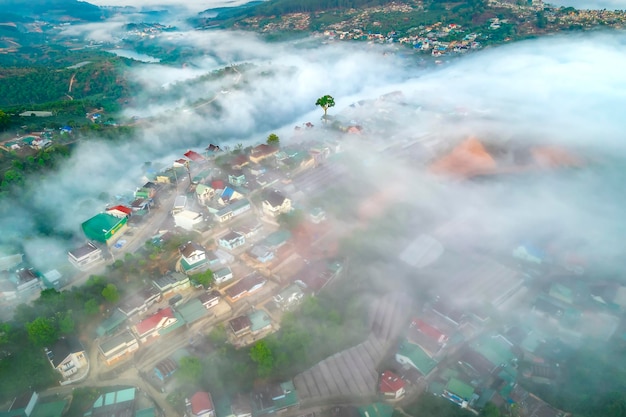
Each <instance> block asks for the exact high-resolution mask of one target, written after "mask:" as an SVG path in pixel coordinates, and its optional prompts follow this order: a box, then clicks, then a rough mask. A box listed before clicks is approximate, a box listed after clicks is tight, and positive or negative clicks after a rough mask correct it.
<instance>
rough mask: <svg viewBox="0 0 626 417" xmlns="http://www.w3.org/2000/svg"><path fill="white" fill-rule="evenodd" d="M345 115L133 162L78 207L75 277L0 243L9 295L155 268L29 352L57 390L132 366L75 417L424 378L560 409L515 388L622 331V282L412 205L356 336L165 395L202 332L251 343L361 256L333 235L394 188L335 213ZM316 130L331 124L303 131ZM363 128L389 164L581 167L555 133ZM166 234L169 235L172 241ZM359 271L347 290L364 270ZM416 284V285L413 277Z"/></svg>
mask: <svg viewBox="0 0 626 417" xmlns="http://www.w3.org/2000/svg"><path fill="white" fill-rule="evenodd" d="M398 101H402V93H401V92H394V93H391V94H389V95H385V96H382V97H380V98H378V99H374V100H369V101H368V102H367V103H359V104H357V105H356V107H358V106H364V105H367V106H371V107H374V108H378V109H385V108H387V107H389V106H391V105H392V103H397V102H398ZM354 107H355V106H352V108H354ZM381 114H382V112H381ZM341 120H342V119H341V118H339V117H337V118H336V119H335V120H334V122H333V123H329V126H321V127H320V126H314V125H313V124H312V123H306V124H304V125H302V126H296V127H295V129H294V136H295V137H296V138H298V137H299V138H305V139H306V140H304V139H303V140H294V141H290V142H289V143H288V144H282V143H280V142H278V141H276V140H274V141H270V140H269V139H268V141H267V143H261V144H257V145H255V146H249V147H245V148H244V147H243V146H237V147H234V148H226V147H223V148H222V147H221V146H220V145H216V144H208V146H206V148H204V149H198V150H195V151H194V150H188V151H187V152H185V153H184V154H182V155H181V157H180V159H177V160H175V161H172V163H171V165H169V166H167V167H156V166H152V165H147V166H146V169H145V172H144V176H143V178H141V180H140V181H139V182H138V186H137V189H136V190H135V192H134V193H132V194H128V195H120V196H115V197H114V198H112V201H111V202H110V203H109V204H107V205H105V206H103V207H102V211H101V212H100V213H96V214H94V216H93V217H91V218H88V219H84V220H82V222H81V225H80V228H81V230H82V232H83V234H84V237H85V240H84V241H83V242H82V243H81V244H80V245H78V246H76V247H75V248H73V249H72V250H70V251H69V252H68V254H67V260H68V262H69V264H70V265H72V266H73V267H74V268H75V270H76V272H75V274H74V276H73V277H66V276H63V274H61V273H60V272H59V271H57V270H52V271H48V272H46V273H43V274H42V273H40V272H39V271H36V270H34V269H33V268H31V267H29V266H28V265H27V264H25V261H27V260H25V259H23V256H22V255H21V254H13V255H10V256H5V257H3V258H1V259H0V265H1V268H0V269H1V270H2V271H4V272H3V274H4V278H3V284H2V285H3V287H6V288H7V289H6V290H3V291H2V292H1V293H0V296H1V297H2V300H3V302H4V303H7V302H16V301H23V300H25V299H26V300H27V299H28V297H32V295H33V291H38V290H40V289H42V288H54V289H59V290H62V289H65V288H67V287H69V286H71V285H74V284H75V283H77V282H80V280H81V279H86V278H87V277H88V276H89V275H91V274H99V273H102V272H103V271H107V270H111V268H114V267H115V266H116V265H119V264H120V262H121V261H120V259H126V257H125V254H126V253H129V252H133V251H139V252H140V251H143V250H150V251H152V252H150V253H151V254H152V255H154V256H152V257H149V258H148V259H150V261H151V262H152V263H153V265H150V266H151V267H152V266H154V268H151V270H152V271H153V272H152V275H151V276H150V278H147V277H146V276H145V275H142V276H143V277H144V278H143V279H142V280H141V281H140V279H136V280H134V281H132V284H128V288H136V290H134V291H132V292H130V291H126V290H125V289H124V288H120V289H121V298H120V300H119V302H117V303H116V306H115V308H112V309H111V311H106V312H104V313H103V317H102V319H101V320H100V321H99V322H98V325H97V327H95V328H94V329H93V334H89V335H83V336H82V337H80V339H81V340H78V339H79V338H76V337H64V338H60V339H59V340H58V341H57V343H55V344H54V346H49V347H47V348H46V349H45V352H42V354H44V353H45V354H46V355H47V357H48V358H49V361H50V364H51V366H52V367H53V368H54V369H56V370H57V371H58V373H59V375H58V376H59V384H60V385H61V386H65V385H70V384H73V383H75V384H80V383H82V382H83V381H93V379H94V378H98V377H102V378H103V379H104V380H105V381H106V378H104V377H105V376H107V375H114V376H117V377H119V376H120V375H124V377H120V378H121V380H124V381H126V380H127V379H125V378H127V377H126V375H128V373H129V372H131V373H132V372H135V373H136V374H138V375H139V376H140V379H138V380H137V383H136V386H135V387H134V388H133V387H131V388H123V389H117V388H116V389H117V390H116V391H112V392H108V393H106V394H103V395H102V396H101V397H98V398H97V399H96V400H95V401H94V402H93V405H92V406H91V408H90V409H89V410H88V411H87V412H86V413H85V414H84V415H85V416H87V415H90V416H104V415H112V414H113V413H115V415H128V416H133V415H134V416H149V415H152V416H153V415H174V414H173V413H175V414H176V415H182V414H185V415H188V416H209V417H215V416H217V417H229V416H236V417H250V416H252V417H259V416H264V415H267V414H273V413H277V414H280V415H283V416H294V417H295V416H305V415H306V416H311V415H313V416H315V415H320V416H325V415H333V416H340V415H341V416H343V415H346V416H348V415H351V416H357V415H358V416H361V417H374V416H377V417H391V415H392V413H393V412H394V407H396V406H400V405H406V404H408V403H410V401H413V400H414V399H415V398H417V397H418V395H419V394H421V393H423V392H427V393H431V394H434V395H435V396H438V397H441V398H444V399H447V400H449V401H450V402H451V403H454V404H456V405H457V406H458V407H460V408H461V409H465V410H468V411H470V412H473V413H478V412H479V411H480V410H482V409H484V408H485V407H487V406H488V404H493V405H495V406H497V407H499V408H502V409H509V410H510V409H512V407H513V406H512V405H513V404H514V405H515V409H516V410H517V411H516V412H517V413H518V414H517V415H519V416H526V417H538V416H541V417H564V416H568V415H570V413H568V412H565V411H562V410H560V409H558V408H556V407H554V406H552V405H550V404H548V403H547V402H545V401H544V400H543V399H541V398H540V396H539V395H536V393H534V392H533V391H532V390H529V389H528V388H527V387H529V386H551V385H554V384H557V383H559V381H561V378H563V377H564V376H565V375H567V372H568V369H567V367H568V366H569V365H568V364H570V365H571V362H569V361H570V359H571V358H573V357H574V355H575V352H576V350H577V349H579V348H580V347H581V345H583V344H584V343H587V342H588V341H589V340H597V341H602V342H604V343H616V344H618V343H621V344H623V343H624V335H625V334H626V333H625V332H624V329H626V327H624V311H625V309H626V286H623V285H621V284H619V283H618V282H610V281H605V282H602V283H598V282H595V281H592V280H590V279H588V271H587V267H588V264H589V263H590V260H589V259H586V255H585V254H584V253H578V252H577V251H576V245H572V246H571V247H568V246H563V245H560V246H559V245H557V244H556V243H553V242H533V241H523V240H521V241H519V242H518V244H516V245H514V246H513V247H511V248H508V249H506V250H503V251H502V253H498V254H485V253H483V252H482V251H480V250H477V249H473V248H467V247H461V246H459V244H458V242H459V236H461V235H463V237H465V235H471V233H472V230H471V227H469V226H468V220H467V219H466V218H463V217H459V218H453V219H448V221H446V222H444V223H440V224H430V225H427V226H421V227H419V228H418V227H414V225H412V224H411V223H410V221H409V223H407V224H400V225H397V224H396V225H395V226H391V229H393V228H394V227H395V228H396V229H393V230H397V231H398V234H397V236H395V237H394V239H393V241H394V243H393V244H392V247H391V248H388V250H389V252H390V253H393V254H394V255H392V256H393V259H392V260H391V261H390V262H389V263H390V264H393V267H391V266H390V267H389V270H388V271H384V272H385V275H386V276H387V275H388V276H389V277H390V278H389V282H390V286H391V289H388V290H387V292H386V293H381V294H379V297H377V298H376V299H375V301H373V302H372V303H371V305H370V306H369V308H368V315H369V316H368V319H367V323H368V328H367V335H366V337H365V339H364V340H363V341H362V342H361V343H360V344H358V345H355V346H352V347H349V348H348V349H345V350H342V351H340V352H336V353H335V354H334V355H332V356H329V357H327V358H326V359H323V360H322V361H320V362H319V363H317V364H315V365H314V366H312V367H311V368H310V369H307V370H305V371H303V372H301V373H298V374H297V375H293V376H292V377H291V378H288V379H281V380H272V379H264V380H261V381H260V382H259V383H258V384H255V386H254V388H253V389H252V391H251V392H241V393H239V394H238V395H236V396H233V397H232V398H228V399H223V398H220V400H219V404H218V401H216V400H215V399H214V398H213V397H212V395H211V392H209V391H208V390H207V388H206V387H201V386H198V387H197V392H195V393H192V394H190V395H189V396H188V397H187V398H185V402H184V407H183V408H182V409H181V408H175V406H173V405H172V404H171V403H169V402H167V401H166V400H165V398H166V396H167V395H168V394H170V393H172V392H173V391H175V390H176V379H175V378H174V376H175V375H176V373H177V372H178V370H179V368H181V367H182V366H183V365H182V363H183V362H185V360H186V359H184V358H188V357H189V356H194V355H202V352H203V350H202V349H203V348H204V345H205V344H206V343H207V342H206V336H207V334H209V333H210V332H211V331H212V329H214V328H216V327H219V326H223V327H222V328H223V330H224V332H225V338H226V343H228V344H229V345H232V346H234V347H236V348H237V349H243V348H246V347H251V346H258V342H259V341H261V340H263V339H264V338H266V337H268V335H270V334H273V333H276V332H278V331H279V330H280V329H281V322H282V318H283V317H284V316H285V314H286V313H289V312H292V311H295V310H297V309H298V308H299V307H300V306H301V305H302V304H303V303H304V302H306V300H307V299H308V298H310V297H315V296H319V295H320V294H321V293H323V292H324V291H325V290H327V289H328V288H331V291H332V288H333V285H336V284H337V283H340V282H342V280H347V279H355V278H354V276H351V270H353V269H355V268H357V269H358V268H359V263H362V265H361V266H360V267H361V268H363V266H365V267H366V268H367V261H366V260H364V259H363V258H359V257H358V256H359V255H358V254H356V253H355V254H349V255H348V256H342V255H343V254H342V253H341V252H340V251H339V250H338V248H339V246H340V243H341V241H342V239H344V238H346V237H349V236H352V235H356V236H358V233H363V231H365V232H367V230H368V227H369V225H370V224H375V223H376V222H377V221H379V220H378V219H379V218H382V219H385V218H387V217H389V218H391V219H392V220H393V214H394V210H395V209H396V206H398V205H399V204H400V201H398V200H396V199H395V198H397V197H393V196H392V197H388V196H387V195H385V194H384V193H383V192H382V190H383V189H384V188H386V187H381V190H378V189H377V188H376V187H377V186H381V185H382V184H376V186H374V187H370V190H369V191H368V193H365V194H364V195H363V196H359V198H358V199H357V201H356V203H357V204H358V205H359V206H364V205H365V206H367V205H368V204H369V205H370V206H371V207H372V209H371V210H369V211H368V210H365V211H362V212H360V214H359V216H358V217H359V219H360V220H359V224H358V225H357V226H351V225H347V224H346V222H344V221H341V220H340V219H339V216H340V215H341V213H342V212H346V211H355V212H356V211H358V210H357V209H356V208H355V206H341V207H339V208H338V207H337V205H336V204H334V202H333V201H332V199H330V198H327V197H325V194H324V192H325V190H326V188H328V187H329V184H330V183H331V182H332V183H333V185H334V186H339V187H348V186H350V185H351V184H354V183H356V182H357V176H358V168H355V165H352V164H353V162H354V161H353V160H352V159H351V158H350V154H349V149H350V148H351V147H352V146H354V143H355V141H356V142H357V143H358V141H363V140H369V139H365V138H367V133H368V132H369V131H370V129H373V127H372V126H374V125H376V124H377V123H374V122H373V121H368V120H355V121H353V122H351V123H345V124H343V123H342V122H341ZM370 123H371V124H370ZM331 129H335V131H334V133H333V134H330V133H329V132H330V131H331ZM316 132H320V133H319V136H318V135H317V134H316ZM315 136H317V137H318V138H321V137H328V138H332V139H326V140H324V139H315V140H309V139H308V138H311V137H315ZM368 143H369V144H370V145H371V146H373V147H375V149H376V152H375V155H378V156H377V157H378V158H380V160H381V161H383V162H385V161H386V162H389V161H396V162H398V161H399V162H401V163H403V162H407V161H415V160H420V161H423V163H422V167H425V168H426V169H427V170H429V171H431V172H432V173H433V174H435V175H439V176H441V177H442V178H446V177H448V178H449V177H453V178H455V179H456V180H459V179H460V180H466V181H469V180H471V179H472V178H476V177H479V176H485V175H487V176H489V175H493V176H496V175H500V174H503V173H506V174H510V173H515V174H522V173H524V172H529V171H533V172H537V171H544V172H548V171H550V170H554V169H567V168H571V167H578V166H581V165H582V164H583V163H584V162H583V161H582V159H581V158H578V157H576V156H575V155H573V154H571V153H569V152H567V151H565V150H562V149H556V148H549V149H546V148H542V147H538V148H532V149H520V150H514V151H511V153H512V154H513V156H511V155H505V153H504V152H502V151H499V152H494V151H493V149H492V148H490V147H489V146H488V145H487V144H485V143H483V142H482V141H481V140H480V139H478V138H473V137H472V138H466V139H464V140H462V141H460V142H459V144H458V145H457V146H456V147H454V148H452V149H448V150H446V151H440V152H433V150H432V147H431V146H432V138H424V137H416V138H412V139H405V140H402V141H394V142H388V143H385V144H384V145H381V144H377V143H374V142H368ZM424 155H428V157H426V158H425V157H424ZM417 156H419V158H420V159H417ZM361 163H362V161H361ZM365 167H367V165H365ZM399 194H401V193H396V194H395V195H399ZM320 196H322V198H316V197H320ZM389 232H390V233H393V231H392V230H390V231H389ZM377 238H379V239H381V238H383V236H378V237H377ZM374 240H375V239H366V238H363V241H366V242H369V241H374ZM470 240H471V239H470ZM168 242H170V244H171V242H178V243H179V244H177V245H176V246H175V247H173V248H171V250H166V249H164V248H167V247H168ZM352 264H354V265H352ZM351 265H352V266H351ZM147 266H148V265H146V267H147ZM107 268H108V269H107ZM105 273H106V272H105ZM9 276H10V277H9ZM401 276H404V277H406V278H407V279H413V278H412V277H415V276H420V277H430V278H434V281H430V282H429V283H428V284H427V287H426V288H427V292H426V291H424V294H427V296H426V299H425V300H424V301H423V302H418V301H416V300H414V299H412V298H411V297H410V295H409V294H407V293H406V292H402V290H401V288H402V286H401V281H400V278H398V277H401ZM135 281H136V282H135ZM355 282H356V281H355ZM355 285H356V287H355V288H354V289H353V291H355V292H357V291H358V285H360V284H355ZM420 285H422V284H420V283H418V282H416V283H414V286H415V287H416V289H417V290H418V291H421V287H420ZM394 286H396V288H394ZM334 288H335V290H336V287H334ZM351 288H353V286H351ZM374 288H376V287H375V286H374ZM450 288H455V289H462V291H450V290H449V289H450ZM24 297H26V298H24ZM508 311H517V312H518V313H517V314H518V315H519V317H526V318H527V320H525V321H523V322H522V321H519V320H517V319H516V318H514V317H513V318H512V317H510V316H509V315H507V314H506V313H507V312H508ZM194 352H196V353H194ZM198 352H199V353H198ZM141 392H145V393H146V394H148V395H147V397H146V398H151V400H150V401H146V398H144V396H142V395H141V394H140V393H141ZM25 394H26V395H25V397H24V398H25V400H23V401H22V400H21V402H20V401H17V402H14V403H13V405H12V406H11V410H12V411H14V412H16V410H18V409H19V406H22V405H23V409H24V410H27V409H28V408H29V407H30V410H31V411H32V409H33V408H34V409H37V407H40V408H41V409H43V408H45V407H48V408H55V407H56V408H55V409H56V410H57V411H56V414H47V415H58V416H60V415H62V412H63V410H64V409H65V410H66V409H67V406H68V404H67V401H66V400H57V401H54V402H48V403H46V402H45V401H40V400H39V399H38V398H39V397H38V396H37V394H36V393H35V394H31V393H25ZM355 398H359V399H361V400H359V401H354V399H355ZM46 404H47V405H46ZM328 404H338V406H336V407H330V406H328ZM355 404H357V405H355ZM180 406H181V405H180V404H179V405H178V407H180ZM24 413H25V415H30V414H29V413H30V412H26V411H24ZM11 415H17V414H11Z"/></svg>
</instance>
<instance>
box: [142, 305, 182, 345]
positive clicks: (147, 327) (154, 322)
mask: <svg viewBox="0 0 626 417" xmlns="http://www.w3.org/2000/svg"><path fill="white" fill-rule="evenodd" d="M177 321H178V318H177V317H176V316H175V315H174V311H173V310H172V309H171V308H170V307H168V308H164V309H162V310H160V311H157V312H156V313H155V314H153V315H151V316H150V317H147V318H145V319H143V320H141V321H140V322H139V323H137V324H136V325H134V326H133V331H134V332H135V334H136V335H137V338H138V339H139V341H140V342H141V343H147V342H148V341H150V340H152V339H154V338H156V337H159V336H160V334H159V332H160V331H161V330H163V329H166V328H168V327H170V326H173V325H175V324H176V322H177Z"/></svg>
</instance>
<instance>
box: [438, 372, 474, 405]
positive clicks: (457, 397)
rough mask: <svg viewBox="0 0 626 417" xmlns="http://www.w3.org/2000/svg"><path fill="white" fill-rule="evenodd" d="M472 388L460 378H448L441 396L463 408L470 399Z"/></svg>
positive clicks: (472, 392) (472, 393)
mask: <svg viewBox="0 0 626 417" xmlns="http://www.w3.org/2000/svg"><path fill="white" fill-rule="evenodd" d="M473 395H474V388H472V386H471V385H468V384H466V383H465V382H463V381H461V380H460V379H456V378H450V380H449V381H448V383H447V384H446V387H445V388H444V390H443V397H444V398H447V399H448V400H450V401H452V402H453V403H455V404H458V405H459V406H460V407H462V408H465V407H467V406H468V404H469V403H470V401H472V396H473Z"/></svg>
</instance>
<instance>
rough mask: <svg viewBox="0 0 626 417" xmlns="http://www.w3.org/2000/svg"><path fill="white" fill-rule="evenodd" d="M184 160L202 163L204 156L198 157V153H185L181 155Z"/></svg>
mask: <svg viewBox="0 0 626 417" xmlns="http://www.w3.org/2000/svg"><path fill="white" fill-rule="evenodd" d="M183 155H184V156H185V158H188V159H190V160H191V161H193V162H204V161H205V159H204V156H202V155H200V154H199V153H198V152H194V151H187V152H185V153H184V154H183Z"/></svg>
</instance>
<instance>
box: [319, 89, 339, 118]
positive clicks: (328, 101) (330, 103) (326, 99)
mask: <svg viewBox="0 0 626 417" xmlns="http://www.w3.org/2000/svg"><path fill="white" fill-rule="evenodd" d="M315 105H316V106H320V107H321V108H322V109H324V119H326V115H327V112H328V109H329V108H331V107H335V99H334V98H333V97H332V96H330V95H328V94H327V95H325V96H322V97H320V98H318V99H317V101H316V102H315Z"/></svg>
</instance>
